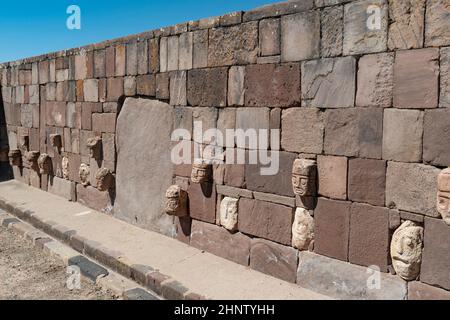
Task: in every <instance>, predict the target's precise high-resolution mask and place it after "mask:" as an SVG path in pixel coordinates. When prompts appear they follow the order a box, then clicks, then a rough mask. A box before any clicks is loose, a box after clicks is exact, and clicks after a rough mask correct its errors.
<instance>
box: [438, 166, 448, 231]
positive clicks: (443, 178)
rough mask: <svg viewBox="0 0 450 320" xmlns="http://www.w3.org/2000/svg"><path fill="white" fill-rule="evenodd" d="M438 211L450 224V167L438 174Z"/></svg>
mask: <svg viewBox="0 0 450 320" xmlns="http://www.w3.org/2000/svg"><path fill="white" fill-rule="evenodd" d="M436 207H437V211H438V212H439V213H440V214H441V216H442V219H443V220H444V221H445V223H446V224H448V225H450V168H447V169H444V170H442V171H441V172H440V173H439V175H438V194H437V204H436Z"/></svg>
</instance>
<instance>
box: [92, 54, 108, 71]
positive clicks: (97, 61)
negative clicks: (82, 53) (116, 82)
mask: <svg viewBox="0 0 450 320" xmlns="http://www.w3.org/2000/svg"><path fill="white" fill-rule="evenodd" d="M105 68H106V50H97V51H95V52H94V77H95V78H104V77H105V76H106V69H105Z"/></svg>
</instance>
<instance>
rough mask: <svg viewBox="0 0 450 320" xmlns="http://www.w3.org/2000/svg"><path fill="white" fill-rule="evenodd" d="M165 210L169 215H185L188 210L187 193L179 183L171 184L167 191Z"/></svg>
mask: <svg viewBox="0 0 450 320" xmlns="http://www.w3.org/2000/svg"><path fill="white" fill-rule="evenodd" d="M164 210H165V211H166V213H167V214H168V215H171V216H176V217H184V216H187V215H188V212H187V193H186V191H184V190H183V189H181V187H180V186H178V185H172V186H170V187H169V188H168V189H167V191H166V203H165V206H164Z"/></svg>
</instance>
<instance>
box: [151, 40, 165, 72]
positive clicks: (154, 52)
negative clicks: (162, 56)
mask: <svg viewBox="0 0 450 320" xmlns="http://www.w3.org/2000/svg"><path fill="white" fill-rule="evenodd" d="M161 40H162V38H161ZM159 50H160V47H159V42H158V38H154V39H149V40H148V69H149V72H150V73H156V72H158V71H159V69H160V64H159ZM161 72H163V71H162V70H161Z"/></svg>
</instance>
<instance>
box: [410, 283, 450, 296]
mask: <svg viewBox="0 0 450 320" xmlns="http://www.w3.org/2000/svg"><path fill="white" fill-rule="evenodd" d="M408 300H450V291H446V290H442V289H440V288H436V287H433V286H429V285H427V284H424V283H422V282H419V281H411V282H409V283H408Z"/></svg>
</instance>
